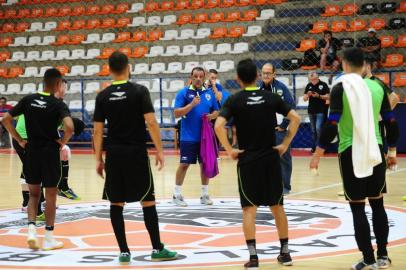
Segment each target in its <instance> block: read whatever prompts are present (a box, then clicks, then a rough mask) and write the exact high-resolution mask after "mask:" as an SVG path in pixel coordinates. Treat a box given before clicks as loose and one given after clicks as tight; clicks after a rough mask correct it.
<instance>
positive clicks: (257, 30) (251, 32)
mask: <svg viewBox="0 0 406 270" xmlns="http://www.w3.org/2000/svg"><path fill="white" fill-rule="evenodd" d="M260 34H262V27H261V26H260V25H250V26H248V27H247V32H246V33H245V34H243V35H242V36H243V37H255V36H257V35H260Z"/></svg>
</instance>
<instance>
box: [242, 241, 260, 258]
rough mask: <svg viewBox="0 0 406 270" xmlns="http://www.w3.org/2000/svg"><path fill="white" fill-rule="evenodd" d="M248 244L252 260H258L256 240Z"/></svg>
mask: <svg viewBox="0 0 406 270" xmlns="http://www.w3.org/2000/svg"><path fill="white" fill-rule="evenodd" d="M245 242H246V243H247V247H248V252H249V253H250V260H258V255H257V245H256V241H255V239H250V240H246V241H245Z"/></svg>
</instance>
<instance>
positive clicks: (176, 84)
mask: <svg viewBox="0 0 406 270" xmlns="http://www.w3.org/2000/svg"><path fill="white" fill-rule="evenodd" d="M183 87H185V82H184V81H183V80H173V81H171V82H170V83H169V87H168V89H167V90H166V91H167V92H178V91H179V90H181V89H182V88H183Z"/></svg>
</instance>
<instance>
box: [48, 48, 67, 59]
mask: <svg viewBox="0 0 406 270" xmlns="http://www.w3.org/2000/svg"><path fill="white" fill-rule="evenodd" d="M69 56H70V51H68V50H59V51H57V52H56V55H55V57H54V58H52V60H65V59H68V58H69Z"/></svg>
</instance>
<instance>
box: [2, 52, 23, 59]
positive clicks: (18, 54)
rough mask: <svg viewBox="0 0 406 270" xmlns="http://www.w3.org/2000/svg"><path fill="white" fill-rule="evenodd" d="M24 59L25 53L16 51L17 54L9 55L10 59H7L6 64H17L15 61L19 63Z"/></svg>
mask: <svg viewBox="0 0 406 270" xmlns="http://www.w3.org/2000/svg"><path fill="white" fill-rule="evenodd" d="M24 58H25V53H24V52H22V51H17V52H13V54H12V55H11V58H9V59H7V60H6V61H7V62H17V61H21V60H22V59H24Z"/></svg>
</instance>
